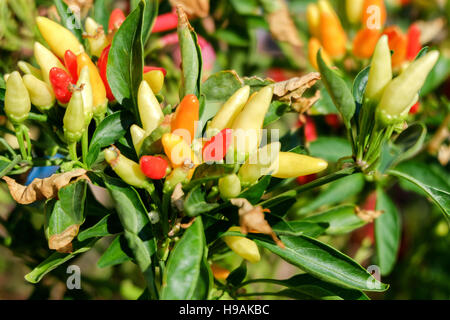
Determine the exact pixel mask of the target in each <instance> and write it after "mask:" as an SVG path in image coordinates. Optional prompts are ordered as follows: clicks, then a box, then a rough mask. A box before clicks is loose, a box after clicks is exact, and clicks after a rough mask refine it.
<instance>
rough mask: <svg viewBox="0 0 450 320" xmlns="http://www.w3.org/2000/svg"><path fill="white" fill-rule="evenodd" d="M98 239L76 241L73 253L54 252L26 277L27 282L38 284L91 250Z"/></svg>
mask: <svg viewBox="0 0 450 320" xmlns="http://www.w3.org/2000/svg"><path fill="white" fill-rule="evenodd" d="M97 240H98V239H97V238H96V239H92V240H89V241H84V242H78V241H74V242H73V243H72V245H73V252H72V253H59V252H54V253H53V254H52V255H51V256H50V257H48V258H47V259H45V260H44V261H43V262H41V263H40V264H39V265H38V266H37V267H35V268H34V269H33V270H32V271H31V272H30V273H28V274H27V275H25V280H27V281H28V282H31V283H38V282H39V281H41V279H42V278H43V277H44V276H45V275H46V274H47V273H49V272H50V271H52V270H54V269H56V268H57V267H59V266H60V265H62V264H63V263H65V262H67V261H69V260H70V259H72V258H75V257H76V256H77V255H78V254H80V253H83V252H86V251H88V250H90V249H91V248H92V247H93V246H94V244H95V243H96V242H97Z"/></svg>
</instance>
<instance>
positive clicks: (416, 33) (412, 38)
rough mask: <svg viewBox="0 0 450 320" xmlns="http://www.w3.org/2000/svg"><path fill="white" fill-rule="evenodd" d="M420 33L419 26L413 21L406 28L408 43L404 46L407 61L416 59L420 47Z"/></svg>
mask: <svg viewBox="0 0 450 320" xmlns="http://www.w3.org/2000/svg"><path fill="white" fill-rule="evenodd" d="M420 35H421V31H420V28H419V26H418V25H417V24H416V23H413V24H412V25H411V26H410V27H409V29H408V44H407V47H406V59H407V60H409V61H413V60H414V59H416V57H417V55H418V54H419V52H420V50H421V49H422V44H421V42H420Z"/></svg>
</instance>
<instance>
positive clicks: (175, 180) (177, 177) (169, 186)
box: [163, 167, 191, 193]
mask: <svg viewBox="0 0 450 320" xmlns="http://www.w3.org/2000/svg"><path fill="white" fill-rule="evenodd" d="M190 172H191V169H185V168H183V167H178V168H174V169H173V170H172V172H171V173H170V174H169V175H168V176H167V178H166V180H165V181H164V187H163V192H164V193H171V192H172V191H173V190H174V189H175V187H176V185H177V184H179V183H187V182H189V179H190V178H189V175H190Z"/></svg>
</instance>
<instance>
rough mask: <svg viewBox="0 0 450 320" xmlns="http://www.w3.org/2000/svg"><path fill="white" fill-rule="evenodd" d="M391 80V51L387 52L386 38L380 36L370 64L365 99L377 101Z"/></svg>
mask: <svg viewBox="0 0 450 320" xmlns="http://www.w3.org/2000/svg"><path fill="white" fill-rule="evenodd" d="M391 80H392V63H391V51H390V50H389V44H388V38H387V36H386V35H384V36H382V37H381V38H380V40H378V43H377V45H376V47H375V51H374V54H373V58H372V63H371V67H370V71H369V78H368V80H367V86H366V92H365V94H364V95H365V97H366V98H367V99H370V100H374V101H379V100H380V99H381V96H382V95H383V92H384V89H385V88H386V86H387V85H388V83H389V82H390V81H391Z"/></svg>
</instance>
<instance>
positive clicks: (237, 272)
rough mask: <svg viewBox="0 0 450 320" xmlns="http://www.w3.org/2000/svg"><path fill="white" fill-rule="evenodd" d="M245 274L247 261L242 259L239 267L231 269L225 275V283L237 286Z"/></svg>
mask: <svg viewBox="0 0 450 320" xmlns="http://www.w3.org/2000/svg"><path fill="white" fill-rule="evenodd" d="M246 276H247V262H246V261H245V260H243V261H242V262H241V264H240V265H239V267H237V268H236V269H234V270H233V271H231V273H230V274H229V275H228V277H227V283H229V284H230V285H232V286H238V285H239V284H241V283H242V281H244V279H245V277H246Z"/></svg>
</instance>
